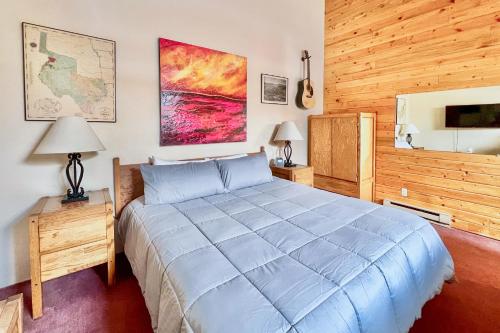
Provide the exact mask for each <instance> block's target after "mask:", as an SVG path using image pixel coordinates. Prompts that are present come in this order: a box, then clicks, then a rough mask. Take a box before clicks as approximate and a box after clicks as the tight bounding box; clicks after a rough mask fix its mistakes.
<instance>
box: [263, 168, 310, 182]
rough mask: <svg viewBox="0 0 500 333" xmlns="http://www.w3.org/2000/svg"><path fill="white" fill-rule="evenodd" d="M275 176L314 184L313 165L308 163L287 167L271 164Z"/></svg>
mask: <svg viewBox="0 0 500 333" xmlns="http://www.w3.org/2000/svg"><path fill="white" fill-rule="evenodd" d="M271 171H272V173H273V176H275V177H279V178H283V179H287V180H290V181H292V182H296V183H300V184H304V185H309V186H314V172H313V167H310V166H307V165H299V164H297V166H294V167H291V168H287V167H278V166H274V165H273V166H271Z"/></svg>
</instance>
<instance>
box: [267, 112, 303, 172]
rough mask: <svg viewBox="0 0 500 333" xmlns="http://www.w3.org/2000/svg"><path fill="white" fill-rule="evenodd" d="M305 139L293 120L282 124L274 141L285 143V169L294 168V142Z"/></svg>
mask: <svg viewBox="0 0 500 333" xmlns="http://www.w3.org/2000/svg"><path fill="white" fill-rule="evenodd" d="M302 140H304V138H303V137H302V135H301V134H300V132H299V130H298V129H297V126H296V125H295V123H294V122H293V121H291V120H288V121H284V122H282V123H281V125H280V127H279V129H278V132H277V133H276V135H275V136H274V141H285V148H284V149H283V152H284V153H285V167H293V166H295V164H292V160H291V157H292V143H291V142H292V141H302Z"/></svg>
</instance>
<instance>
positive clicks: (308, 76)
mask: <svg viewBox="0 0 500 333" xmlns="http://www.w3.org/2000/svg"><path fill="white" fill-rule="evenodd" d="M309 59H310V58H309V57H308V58H307V81H311V62H310V61H309Z"/></svg>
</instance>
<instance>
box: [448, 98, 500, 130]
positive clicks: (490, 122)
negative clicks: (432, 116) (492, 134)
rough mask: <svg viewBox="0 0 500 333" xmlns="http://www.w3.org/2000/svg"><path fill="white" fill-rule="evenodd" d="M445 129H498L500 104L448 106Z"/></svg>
mask: <svg viewBox="0 0 500 333" xmlns="http://www.w3.org/2000/svg"><path fill="white" fill-rule="evenodd" d="M445 123H446V125H445V126H446V127H473V128H474V127H475V128H495V127H498V128H500V104H477V105H448V106H446V122H445Z"/></svg>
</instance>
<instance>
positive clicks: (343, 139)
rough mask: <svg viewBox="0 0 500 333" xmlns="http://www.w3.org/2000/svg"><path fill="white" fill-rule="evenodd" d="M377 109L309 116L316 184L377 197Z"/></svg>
mask: <svg viewBox="0 0 500 333" xmlns="http://www.w3.org/2000/svg"><path fill="white" fill-rule="evenodd" d="M375 131H376V115H375V113H335V114H328V115H318V116H309V165H311V166H312V167H314V186H315V187H317V188H321V189H324V190H327V191H331V192H337V193H340V194H344V195H348V196H352V197H357V198H361V199H365V200H369V201H373V200H374V198H375Z"/></svg>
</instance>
